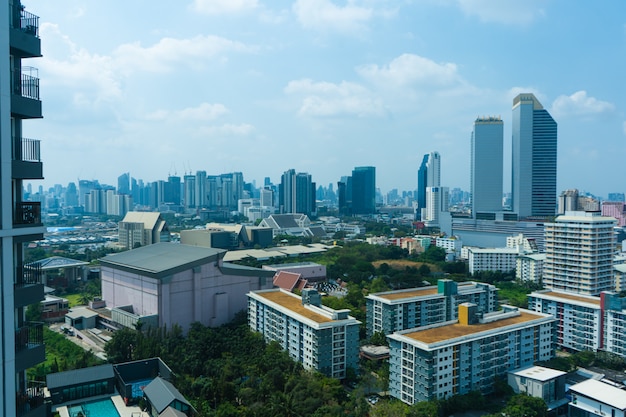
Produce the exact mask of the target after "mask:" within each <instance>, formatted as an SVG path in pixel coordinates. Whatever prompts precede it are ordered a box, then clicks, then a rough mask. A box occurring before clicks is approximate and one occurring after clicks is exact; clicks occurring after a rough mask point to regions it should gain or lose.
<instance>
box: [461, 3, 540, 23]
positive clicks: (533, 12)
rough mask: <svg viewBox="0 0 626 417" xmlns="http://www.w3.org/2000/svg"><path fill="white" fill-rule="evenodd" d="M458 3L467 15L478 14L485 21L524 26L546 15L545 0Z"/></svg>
mask: <svg viewBox="0 0 626 417" xmlns="http://www.w3.org/2000/svg"><path fill="white" fill-rule="evenodd" d="M457 3H458V5H459V7H460V8H461V10H462V11H463V12H464V13H465V14H466V15H468V16H476V17H478V18H479V19H480V20H481V21H483V22H495V23H502V24H506V25H522V26H523V25H528V24H530V23H532V22H533V21H535V20H536V19H538V18H540V17H543V16H544V15H545V11H544V10H543V9H542V8H541V5H543V4H545V1H544V0H524V1H501V0H457Z"/></svg>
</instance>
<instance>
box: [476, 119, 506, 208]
mask: <svg viewBox="0 0 626 417" xmlns="http://www.w3.org/2000/svg"><path fill="white" fill-rule="evenodd" d="M470 156H471V160H470V185H471V193H472V217H473V218H479V217H480V216H478V214H479V213H483V212H496V211H502V191H503V188H502V187H503V158H504V124H503V123H502V119H501V118H500V117H499V116H498V117H493V116H491V117H479V118H477V119H476V120H475V121H474V130H473V131H472V140H471V152H470Z"/></svg>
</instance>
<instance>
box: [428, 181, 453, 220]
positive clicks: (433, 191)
mask: <svg viewBox="0 0 626 417" xmlns="http://www.w3.org/2000/svg"><path fill="white" fill-rule="evenodd" d="M449 195H450V190H449V188H448V187H426V208H425V209H424V210H422V220H425V221H426V222H427V223H428V224H432V225H437V224H439V217H440V214H441V213H443V212H447V211H448V209H449V207H448V201H449V199H450V196H449Z"/></svg>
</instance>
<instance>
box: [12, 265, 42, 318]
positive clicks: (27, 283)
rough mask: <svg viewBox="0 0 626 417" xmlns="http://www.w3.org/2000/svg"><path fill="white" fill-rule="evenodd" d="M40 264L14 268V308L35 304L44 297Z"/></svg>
mask: <svg viewBox="0 0 626 417" xmlns="http://www.w3.org/2000/svg"><path fill="white" fill-rule="evenodd" d="M42 278H43V271H42V270H41V265H23V266H20V267H17V268H16V269H15V288H14V293H13V297H14V304H15V308H20V307H25V306H28V305H31V304H35V303H38V302H40V301H41V300H43V299H44V292H43V283H42V282H43V281H42Z"/></svg>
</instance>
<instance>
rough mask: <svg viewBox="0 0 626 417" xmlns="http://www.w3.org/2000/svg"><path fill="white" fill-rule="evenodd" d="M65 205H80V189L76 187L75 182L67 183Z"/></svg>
mask: <svg viewBox="0 0 626 417" xmlns="http://www.w3.org/2000/svg"><path fill="white" fill-rule="evenodd" d="M65 206H66V207H77V206H78V190H77V189H76V184H75V183H73V182H70V183H69V184H67V189H66V190H65Z"/></svg>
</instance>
